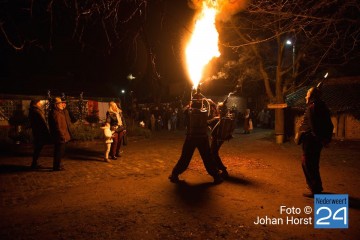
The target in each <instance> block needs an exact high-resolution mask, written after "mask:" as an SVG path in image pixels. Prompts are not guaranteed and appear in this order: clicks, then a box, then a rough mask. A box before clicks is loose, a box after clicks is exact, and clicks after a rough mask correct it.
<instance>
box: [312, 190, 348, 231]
mask: <svg viewBox="0 0 360 240" xmlns="http://www.w3.org/2000/svg"><path fill="white" fill-rule="evenodd" d="M314 223H315V225H314V228H348V227H349V226H348V224H349V195H348V194H315V195H314Z"/></svg>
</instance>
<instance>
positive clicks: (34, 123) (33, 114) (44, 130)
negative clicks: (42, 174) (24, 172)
mask: <svg viewBox="0 0 360 240" xmlns="http://www.w3.org/2000/svg"><path fill="white" fill-rule="evenodd" d="M42 107H43V104H42V102H41V101H40V100H32V101H31V102H30V109H29V121H30V126H31V128H32V135H33V143H34V152H33V159H32V163H31V168H32V169H36V168H39V167H40V166H39V165H38V159H39V156H40V152H41V150H42V148H43V146H44V145H45V144H50V142H51V137H50V132H49V127H48V125H47V122H46V119H45V113H44V110H43V108H42Z"/></svg>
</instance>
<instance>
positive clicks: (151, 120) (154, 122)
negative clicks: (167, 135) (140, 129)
mask: <svg viewBox="0 0 360 240" xmlns="http://www.w3.org/2000/svg"><path fill="white" fill-rule="evenodd" d="M155 125H156V119H155V115H154V114H151V116H150V129H151V131H155Z"/></svg>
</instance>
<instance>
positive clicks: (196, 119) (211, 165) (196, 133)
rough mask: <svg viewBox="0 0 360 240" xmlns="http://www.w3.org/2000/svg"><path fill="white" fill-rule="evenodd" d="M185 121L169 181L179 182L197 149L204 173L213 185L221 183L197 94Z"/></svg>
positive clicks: (186, 112)
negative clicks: (176, 158)
mask: <svg viewBox="0 0 360 240" xmlns="http://www.w3.org/2000/svg"><path fill="white" fill-rule="evenodd" d="M198 91H199V90H198ZM185 119H186V121H187V122H188V123H187V132H186V138H185V142H184V145H183V148H182V152H181V156H180V159H179V160H178V162H177V163H176V165H175V167H174V168H173V170H172V173H171V175H170V176H169V179H170V181H171V182H173V183H179V182H180V179H179V175H180V174H181V173H183V172H184V171H185V170H186V169H187V168H188V166H189V164H190V161H191V158H192V156H193V154H194V151H195V149H196V148H197V149H198V150H199V152H200V156H201V158H202V160H203V163H204V165H205V168H206V171H207V172H208V173H209V174H210V175H211V176H212V177H213V178H214V184H219V183H221V182H223V179H222V178H221V176H220V175H219V170H218V169H217V167H216V164H215V162H214V160H213V158H212V156H211V152H210V145H209V137H208V135H207V127H208V126H207V112H206V111H204V109H203V108H202V97H201V95H200V93H199V92H197V93H195V94H194V96H193V98H192V100H191V102H190V105H189V107H188V108H187V109H186V110H185Z"/></svg>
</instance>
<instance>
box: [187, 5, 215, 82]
mask: <svg viewBox="0 0 360 240" xmlns="http://www.w3.org/2000/svg"><path fill="white" fill-rule="evenodd" d="M216 14H217V10H216V8H215V6H212V5H210V6H208V5H206V4H205V2H204V3H203V7H202V9H201V13H200V14H199V15H198V19H197V21H196V24H195V27H194V30H193V34H192V36H191V38H190V41H189V43H188V45H187V47H186V51H185V53H186V64H187V69H188V74H189V77H190V79H191V81H192V82H193V88H194V89H196V88H197V87H198V85H199V83H200V81H201V78H202V75H203V71H204V68H205V66H206V65H207V64H208V63H209V62H210V60H211V59H213V58H214V57H219V56H220V51H219V48H218V38H219V33H218V32H217V30H216V27H215V17H216Z"/></svg>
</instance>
